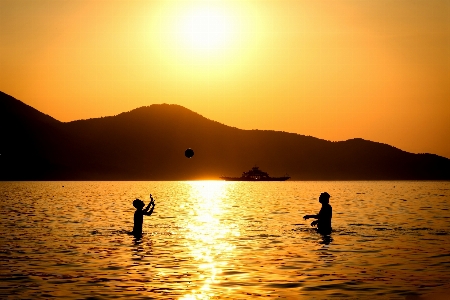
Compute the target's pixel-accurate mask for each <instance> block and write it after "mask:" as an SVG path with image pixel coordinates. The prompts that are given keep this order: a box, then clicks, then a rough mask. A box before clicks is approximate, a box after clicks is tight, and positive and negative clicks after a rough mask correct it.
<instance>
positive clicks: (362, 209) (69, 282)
mask: <svg viewBox="0 0 450 300" xmlns="http://www.w3.org/2000/svg"><path fill="white" fill-rule="evenodd" d="M323 191H327V192H329V193H330V194H331V196H332V197H331V199H330V204H331V205H332V206H333V212H334V214H333V229H334V231H333V233H332V234H331V237H330V238H323V237H321V236H320V235H318V234H317V233H315V232H314V231H313V230H311V229H310V226H309V223H310V222H311V221H312V220H308V221H303V219H302V216H303V215H305V214H312V213H317V212H318V211H319V209H320V204H319V203H318V201H317V198H318V196H319V194H320V193H321V192H323ZM149 193H152V194H153V196H154V198H155V200H156V208H155V212H154V214H153V215H152V216H151V217H146V218H145V219H144V231H145V234H144V236H143V238H142V239H139V240H136V239H135V238H134V237H133V236H130V235H129V234H127V232H128V231H131V229H132V226H133V223H132V222H133V213H134V208H133V207H132V204H131V202H132V200H133V199H134V198H136V197H139V198H141V199H143V200H144V201H145V202H146V203H147V201H148V194H149ZM0 197H1V198H0V199H1V203H0V213H1V222H0V226H1V230H2V234H1V236H0V262H1V265H2V266H1V270H0V298H2V299H5V298H6V299H27V298H28V299H48V298H63V297H64V298H65V299H87V298H89V299H113V298H125V297H126V298H128V299H152V298H154V299H250V298H257V297H261V298H282V299H330V298H336V299H341V298H349V299H369V298H371V299H373V298H388V299H422V298H425V299H436V297H438V298H440V299H445V296H443V292H444V291H445V290H448V289H450V183H449V182H392V181H391V182H295V181H288V182H278V183H276V182H267V183H239V182H221V181H192V182H20V183H12V182H0ZM419 295H421V296H420V297H419ZM447 299H448V298H447Z"/></svg>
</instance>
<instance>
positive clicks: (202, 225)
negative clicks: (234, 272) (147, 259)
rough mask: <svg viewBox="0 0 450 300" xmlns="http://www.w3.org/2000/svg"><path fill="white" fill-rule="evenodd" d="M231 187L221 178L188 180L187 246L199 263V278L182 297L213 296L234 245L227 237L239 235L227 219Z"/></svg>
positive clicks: (196, 262) (202, 297) (194, 261)
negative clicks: (189, 206)
mask: <svg viewBox="0 0 450 300" xmlns="http://www.w3.org/2000/svg"><path fill="white" fill-rule="evenodd" d="M230 186H231V184H230V183H226V182H220V181H196V182H191V183H190V188H191V191H190V194H189V200H188V201H187V203H189V204H190V205H191V210H190V217H189V219H188V220H186V222H187V224H186V225H185V226H186V229H187V231H186V243H187V245H186V246H187V247H188V249H189V250H190V251H191V253H192V258H193V263H194V264H197V266H198V271H197V272H198V278H196V282H197V284H196V285H194V286H193V287H194V288H193V289H192V290H190V291H189V294H186V295H184V296H183V297H182V298H181V299H209V298H210V297H212V296H214V295H215V292H214V288H213V286H214V285H215V284H218V283H219V282H220V274H221V273H222V269H223V268H225V267H226V265H227V261H229V259H228V255H229V254H231V252H232V251H233V250H234V248H235V246H234V245H233V244H231V243H230V242H229V237H230V236H237V235H239V228H237V227H236V226H233V224H230V223H229V222H227V214H229V213H231V212H230V209H229V208H230V207H231V204H230V203H228V201H227V200H228V198H227V193H228V191H229V188H230Z"/></svg>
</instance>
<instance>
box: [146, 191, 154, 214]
mask: <svg viewBox="0 0 450 300" xmlns="http://www.w3.org/2000/svg"><path fill="white" fill-rule="evenodd" d="M150 207H152V210H151V212H150V213H149V214H148V215H151V214H152V212H153V209H154V208H155V200H153V197H152V194H150V202H149V203H148V205H147V207H146V208H145V209H144V213H146V212H148V210H149V209H150ZM146 215H147V214H146Z"/></svg>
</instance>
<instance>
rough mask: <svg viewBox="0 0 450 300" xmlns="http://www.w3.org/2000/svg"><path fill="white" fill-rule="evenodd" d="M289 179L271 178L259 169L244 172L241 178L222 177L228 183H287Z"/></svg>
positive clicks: (254, 168)
mask: <svg viewBox="0 0 450 300" xmlns="http://www.w3.org/2000/svg"><path fill="white" fill-rule="evenodd" d="M289 178H291V177H289V176H287V175H286V176H283V177H270V176H269V174H267V173H266V172H264V171H261V170H260V169H259V167H253V168H252V169H251V170H249V171H247V172H243V173H242V176H241V177H228V176H221V177H220V179H223V180H226V181H286V180H288V179H289Z"/></svg>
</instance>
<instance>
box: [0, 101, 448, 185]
mask: <svg viewBox="0 0 450 300" xmlns="http://www.w3.org/2000/svg"><path fill="white" fill-rule="evenodd" d="M0 133H1V140H0V154H1V155H0V180H186V179H217V178H218V177H219V176H221V175H230V176H237V175H240V174H241V173H242V172H243V171H247V170H248V169H250V168H251V167H252V166H254V165H258V166H259V167H260V168H261V169H262V170H264V171H266V172H268V173H269V174H270V175H272V176H281V175H284V174H285V173H288V174H289V175H290V176H291V177H292V180H450V160H449V159H447V158H445V157H440V156H437V155H433V154H412V153H408V152H405V151H402V150H400V149H397V148H395V147H392V146H389V145H386V144H381V143H376V142H371V141H367V140H363V139H351V140H347V141H342V142H330V141H326V140H321V139H318V138H314V137H310V136H304V135H299V134H293V133H286V132H277V131H262V130H241V129H238V128H233V127H229V126H226V125H223V124H220V123H218V122H215V121H212V120H209V119H206V118H204V117H202V116H201V115H199V114H197V113H195V112H192V111H190V110H188V109H186V108H184V107H182V106H179V105H168V104H159V105H151V106H147V107H141V108H137V109H134V110H132V111H130V112H125V113H121V114H119V115H117V116H111V117H104V118H95V119H89V120H79V121H73V122H68V123H63V122H59V121H57V120H55V119H53V118H52V117H50V116H48V115H45V114H43V113H41V112H39V111H37V110H35V109H34V108H32V107H30V106H28V105H26V104H24V103H23V102H21V101H19V100H17V99H15V98H13V97H11V96H9V95H7V94H4V93H1V92H0ZM186 148H192V149H193V150H194V151H195V155H194V157H193V158H191V159H187V158H186V157H185V156H184V150H185V149H186Z"/></svg>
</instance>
